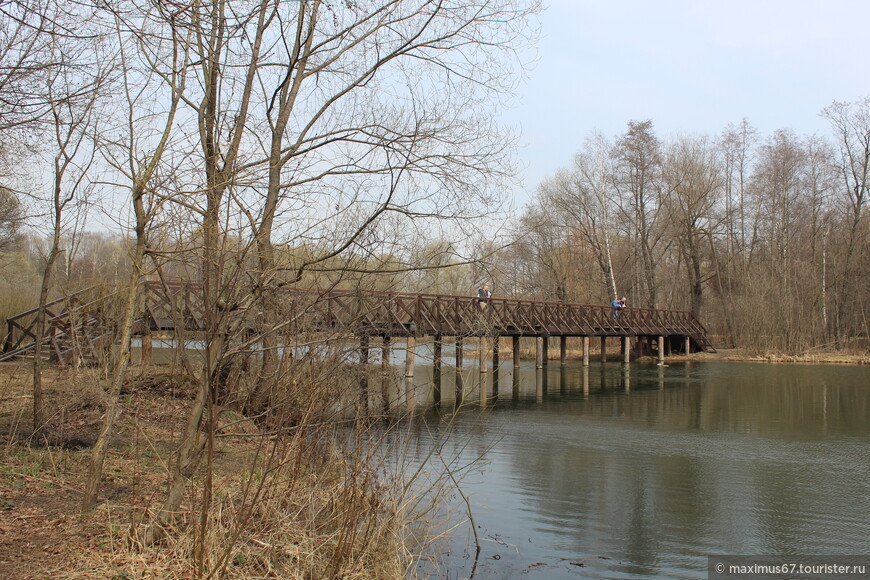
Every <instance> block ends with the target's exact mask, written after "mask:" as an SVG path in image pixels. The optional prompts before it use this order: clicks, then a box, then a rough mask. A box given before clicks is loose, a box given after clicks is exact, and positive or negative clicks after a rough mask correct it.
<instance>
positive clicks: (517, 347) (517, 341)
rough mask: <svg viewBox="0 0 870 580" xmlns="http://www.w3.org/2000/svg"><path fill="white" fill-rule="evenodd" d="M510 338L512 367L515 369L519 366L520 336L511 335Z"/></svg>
mask: <svg viewBox="0 0 870 580" xmlns="http://www.w3.org/2000/svg"><path fill="white" fill-rule="evenodd" d="M511 339H512V340H511V342H512V343H513V351H514V368H515V369H516V368H519V366H520V337H519V336H512V337H511Z"/></svg>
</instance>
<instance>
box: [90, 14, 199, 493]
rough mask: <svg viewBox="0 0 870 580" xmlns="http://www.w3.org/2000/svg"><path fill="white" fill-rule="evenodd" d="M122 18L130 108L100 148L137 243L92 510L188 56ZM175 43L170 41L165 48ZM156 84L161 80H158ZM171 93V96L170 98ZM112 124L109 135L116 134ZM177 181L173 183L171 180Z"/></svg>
mask: <svg viewBox="0 0 870 580" xmlns="http://www.w3.org/2000/svg"><path fill="white" fill-rule="evenodd" d="M122 22H123V21H122V20H121V19H120V18H116V33H117V37H118V44H117V46H118V49H119V50H118V66H119V69H120V71H121V73H122V74H121V84H122V86H123V91H122V93H121V94H122V95H123V98H124V102H125V105H126V107H124V108H119V110H118V113H119V115H118V121H117V122H118V126H117V134H120V135H122V137H121V138H119V139H118V140H117V141H106V142H102V143H100V146H101V153H102V155H103V157H104V158H105V159H106V161H107V162H108V163H109V165H110V166H111V167H112V168H113V169H114V170H115V171H117V173H118V174H119V177H121V178H122V180H123V181H121V182H119V183H117V184H116V185H117V187H118V189H120V190H122V191H123V190H126V191H129V195H130V197H129V204H130V206H131V208H132V210H133V211H132V214H133V224H132V229H133V233H134V236H133V241H132V244H131V245H132V247H130V248H128V254H129V257H130V270H129V274H128V280H127V283H126V285H124V286H123V287H122V288H121V293H122V311H121V320H120V322H119V330H118V341H119V348H118V353H117V360H116V362H115V364H114V365H112V369H113V370H112V382H111V386H110V388H109V391H108V392H107V393H106V412H105V414H104V416H103V426H102V429H101V430H100V433H99V436H98V438H97V441H96V443H95V444H94V448H93V451H92V453H91V462H90V466H89V469H88V478H87V480H86V482H85V490H84V495H83V499H82V507H83V509H85V510H88V509H91V508H93V507H94V505H95V504H96V501H97V494H98V491H99V482H100V477H101V474H102V470H103V464H104V462H105V459H106V453H107V451H108V445H109V439H110V438H111V435H112V431H113V427H114V423H115V419H116V418H117V416H118V412H119V398H120V395H121V387H122V385H123V382H124V379H125V376H126V372H127V367H128V365H129V360H130V338H131V336H132V332H133V323H134V321H135V319H136V317H137V316H138V315H139V314H140V313H141V308H139V307H138V305H139V301H138V300H137V296H138V294H139V285H140V282H141V280H142V279H143V277H144V276H145V275H146V273H147V272H148V265H147V264H146V257H147V252H148V250H149V248H150V246H151V241H150V234H151V232H150V230H151V226H152V221H153V220H154V219H155V217H156V215H157V214H158V213H159V211H160V207H161V205H162V204H163V202H164V201H165V199H166V198H167V197H170V195H166V194H165V193H163V194H161V193H162V192H165V191H166V189H167V188H166V185H165V181H166V180H167V176H170V175H171V173H172V170H173V169H174V168H173V167H166V164H165V162H164V155H165V154H166V153H167V150H168V149H169V148H170V147H171V146H173V145H174V143H173V142H172V141H171V139H172V137H173V134H174V129H175V119H176V113H177V112H178V106H179V103H180V102H181V97H182V94H183V93H184V88H185V68H184V67H183V66H182V65H183V64H185V63H186V54H184V53H179V52H178V51H177V47H176V46H174V45H172V43H167V42H166V41H165V39H161V38H159V37H155V36H153V35H150V34H148V33H147V31H145V30H141V29H139V30H132V29H131V28H130V27H129V24H130V23H129V22H123V24H122ZM166 44H169V46H168V47H167V46H165V45H166ZM161 57H162V58H166V59H167V60H168V62H171V63H173V64H174V66H172V67H170V70H169V72H168V73H167V75H166V77H165V78H161V77H159V76H157V75H156V74H155V73H154V72H153V71H150V70H148V69H147V68H143V67H141V66H140V63H139V62H138V61H139V60H140V59H142V60H145V61H146V62H147V61H148V60H149V59H153V58H161ZM155 85H156V86H155ZM164 94H165V97H164ZM143 101H148V102H149V103H153V102H157V103H165V104H166V108H165V110H163V111H158V110H156V108H155V107H153V106H150V105H149V109H150V111H149V114H147V115H143V114H142V108H143ZM114 129H115V128H113V129H106V130H104V131H103V134H104V135H113V134H116V130H114ZM170 187H171V182H170Z"/></svg>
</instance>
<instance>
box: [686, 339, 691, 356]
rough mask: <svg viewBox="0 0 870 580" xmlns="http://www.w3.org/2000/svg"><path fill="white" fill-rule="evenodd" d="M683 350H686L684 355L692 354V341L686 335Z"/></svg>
mask: <svg viewBox="0 0 870 580" xmlns="http://www.w3.org/2000/svg"><path fill="white" fill-rule="evenodd" d="M685 349H686V354H689V353H691V352H692V339H691V338H690V337H689V336H688V335H686V346H685Z"/></svg>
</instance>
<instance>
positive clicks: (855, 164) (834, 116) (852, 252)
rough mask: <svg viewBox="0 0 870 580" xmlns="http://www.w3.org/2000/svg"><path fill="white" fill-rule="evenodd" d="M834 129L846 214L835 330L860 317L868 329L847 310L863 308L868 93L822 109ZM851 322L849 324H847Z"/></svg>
mask: <svg viewBox="0 0 870 580" xmlns="http://www.w3.org/2000/svg"><path fill="white" fill-rule="evenodd" d="M822 116H823V117H825V118H826V119H827V120H828V121H829V122H830V123H831V126H832V128H833V130H834V137H835V142H836V144H837V149H838V153H839V160H838V163H837V170H838V172H839V174H840V188H839V190H840V193H839V195H837V196H836V197H837V199H838V201H839V203H840V205H841V207H842V210H843V214H844V217H845V225H846V231H847V232H848V236H847V238H846V240H845V257H844V263H843V268H842V271H841V272H840V273H839V283H838V286H839V294H840V303H839V307H838V319H839V321H840V323H839V325H838V326H841V328H838V332H837V334H838V335H839V334H842V333H843V332H844V331H845V332H851V331H853V330H854V328H855V326H854V325H852V324H850V323H849V322H847V321H848V320H849V319H851V320H854V321H856V322H857V321H859V320H860V322H859V323H858V324H860V325H863V330H864V332H865V333H866V332H867V322H866V317H864V316H860V317H858V318H857V319H856V318H855V317H854V316H850V314H849V313H856V314H857V313H862V314H863V312H864V304H865V303H864V302H860V301H858V300H857V299H859V298H862V296H861V295H862V294H863V290H864V289H863V286H864V285H863V284H861V282H860V281H861V280H862V279H863V277H864V276H865V275H866V274H867V268H866V260H859V259H858V256H860V255H864V254H865V252H866V251H867V243H868V233H867V229H868V228H867V224H866V222H867V218H866V211H864V208H865V205H866V204H867V199H868V188H870V97H865V98H864V99H861V100H859V101H856V102H852V103H848V102H834V103H833V104H832V105H830V106H829V107H827V108H826V109H824V110H823V111H822ZM850 326H851V328H849V327H850Z"/></svg>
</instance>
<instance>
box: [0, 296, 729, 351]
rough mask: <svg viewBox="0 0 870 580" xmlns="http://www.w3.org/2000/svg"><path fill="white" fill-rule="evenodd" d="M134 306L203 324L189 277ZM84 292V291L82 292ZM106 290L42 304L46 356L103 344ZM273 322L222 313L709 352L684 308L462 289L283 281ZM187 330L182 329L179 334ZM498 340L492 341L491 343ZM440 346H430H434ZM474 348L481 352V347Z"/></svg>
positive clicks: (338, 329)
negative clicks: (351, 287) (482, 297)
mask: <svg viewBox="0 0 870 580" xmlns="http://www.w3.org/2000/svg"><path fill="white" fill-rule="evenodd" d="M143 294H144V307H143V311H142V312H143V313H142V317H141V319H140V320H139V321H138V322H137V325H136V326H137V333H138V334H140V335H143V336H144V337H149V336H150V333H152V332H161V333H173V334H176V335H177V334H178V333H179V332H182V331H183V332H187V333H196V332H202V331H203V330H205V324H204V308H203V299H202V287H201V286H200V285H198V284H193V283H170V284H167V283H161V282H146V283H144V284H143ZM86 297H90V298H89V299H87V298H86ZM115 297H116V295H114V294H105V295H102V296H94V295H93V292H90V293H88V292H85V291H83V292H80V293H77V294H74V295H72V296H69V297H66V298H64V299H61V300H57V301H55V302H52V303H50V304H49V305H48V306H47V329H48V330H47V332H46V334H45V338H44V339H43V340H44V343H45V344H46V345H47V348H44V349H43V351H45V352H47V353H48V354H49V355H50V356H51V358H53V359H54V360H55V361H57V362H60V363H69V362H71V361H72V360H76V357H78V360H80V361H81V360H93V359H96V358H97V356H98V353H99V352H100V350H101V348H105V344H103V343H105V342H107V341H109V342H110V341H111V339H112V336H113V335H114V328H115V326H116V322H115V321H116V320H117V314H114V313H116V312H117V309H116V308H113V307H112V304H113V298H115ZM278 298H279V299H278V312H277V314H278V316H277V320H278V321H279V323H278V324H277V326H275V327H273V328H269V329H266V328H261V326H262V325H261V324H258V322H257V318H258V316H257V313H256V312H253V311H254V310H255V309H256V307H255V306H252V307H248V308H238V309H237V310H235V311H233V308H234V307H232V306H230V307H228V310H229V311H231V316H236V317H241V319H242V321H241V324H237V325H236V326H237V327H239V328H242V329H243V330H244V331H246V332H247V334H248V336H251V335H252V334H253V335H256V334H257V333H264V332H267V331H268V332H274V333H276V334H278V335H279V336H282V337H285V338H286V337H292V336H295V335H298V334H300V333H312V332H314V333H317V332H320V333H333V334H337V335H339V336H342V337H344V338H348V337H350V336H357V337H359V338H360V339H361V340H362V341H363V342H364V344H366V345H367V344H368V341H369V339H370V338H371V337H383V338H384V340H385V341H389V340H390V339H391V338H393V337H403V338H405V339H406V341H407V343H408V345H409V347H411V348H413V343H414V341H415V340H416V339H417V338H420V337H425V336H431V337H434V338H435V339H436V342H437V343H440V340H441V339H442V338H443V337H454V338H455V340H456V341H457V344H461V340H462V339H463V338H464V337H482V338H486V339H491V338H498V337H512V338H513V340H514V358H515V361H516V362H517V364H518V361H519V359H518V356H519V348H518V346H519V339H520V338H521V337H535V338H537V339H538V341H537V343H538V348H537V359H538V362H539V365H540V364H546V361H547V360H548V358H549V357H548V353H547V348H548V345H549V340H547V339H549V338H550V337H559V338H560V341H561V342H560V346H561V359H562V361H564V358H565V349H566V347H565V345H566V340H567V338H569V337H581V338H582V339H583V357H584V363H586V364H588V358H589V340H590V339H591V338H593V337H597V338H599V339H600V340H601V353H602V356H604V354H605V353H606V348H605V346H606V341H607V339H608V338H612V337H620V338H621V340H622V353H623V355H624V357H625V360H626V361H627V360H628V357H629V348H630V344H631V341H632V340H633V341H634V342H635V345H636V349H639V350H642V349H643V348H644V347H645V346H648V347H649V348H650V352H652V350H653V348H654V347H655V350H657V351H658V356H659V358H660V359H662V358H663V357H664V356H665V354H666V353H667V352H692V351H700V350H708V349H712V345H711V344H710V342H709V340H708V339H707V333H706V330H705V329H704V327H703V326H702V325H701V324H700V322H698V320H696V319H695V317H694V316H692V314H691V313H689V312H684V311H676V310H655V309H647V308H626V309H624V310H623V311H622V312H620V313H619V315H618V316H617V315H615V313H614V310H613V309H612V308H610V307H608V306H594V305H584V304H569V303H561V302H545V301H539V300H524V299H516V298H491V299H489V300H488V301H486V302H483V303H481V302H479V301H478V299H477V298H472V297H468V296H452V295H436V294H406V293H394V292H372V291H346V290H313V289H293V288H283V289H281V290H279V292H278ZM35 312H36V311H35V310H30V311H28V312H24V313H21V314H19V315H16V316H13V317H11V318H9V319H8V320H7V332H6V336H5V339H4V341H3V350H2V353H0V360H6V359H9V358H13V357H17V356H25V355H28V354H30V353H32V351H33V347H34V345H35V336H36V332H35V330H34V317H35ZM188 336H190V335H189V334H188ZM497 344H498V341H496V345H497ZM439 350H440V349H439ZM481 350H482V349H481Z"/></svg>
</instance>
